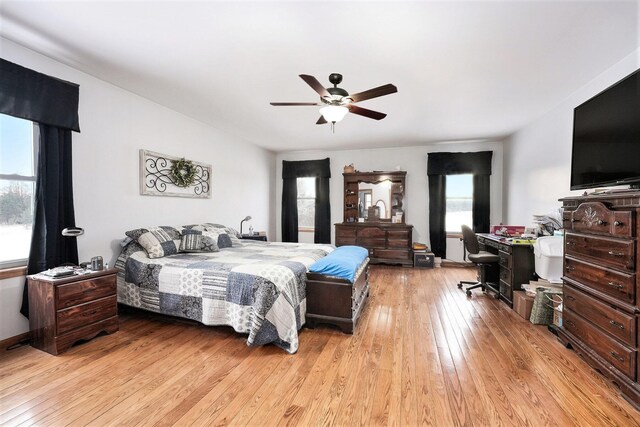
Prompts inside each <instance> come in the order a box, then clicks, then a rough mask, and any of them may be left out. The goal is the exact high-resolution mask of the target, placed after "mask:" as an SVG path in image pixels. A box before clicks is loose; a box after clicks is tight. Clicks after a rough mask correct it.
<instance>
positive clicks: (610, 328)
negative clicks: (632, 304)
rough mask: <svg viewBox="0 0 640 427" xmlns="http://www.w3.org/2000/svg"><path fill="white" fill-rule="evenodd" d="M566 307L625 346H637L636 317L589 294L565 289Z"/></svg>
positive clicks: (566, 287)
mask: <svg viewBox="0 0 640 427" xmlns="http://www.w3.org/2000/svg"><path fill="white" fill-rule="evenodd" d="M564 307H565V308H568V309H569V310H572V311H574V312H575V313H577V314H579V315H580V316H582V317H584V318H585V319H587V320H589V321H590V322H592V323H593V324H594V325H596V326H598V327H599V328H600V329H603V330H605V331H606V332H608V333H609V334H611V335H613V336H614V337H616V338H618V339H619V340H620V341H622V342H624V343H625V344H627V345H629V346H631V347H635V346H636V317H635V316H632V315H629V314H626V313H623V312H621V311H618V310H616V309H614V308H613V307H611V306H610V305H608V304H605V303H603V302H601V301H599V300H597V299H595V298H593V297H590V296H588V295H587V294H585V293H583V292H581V291H579V290H577V289H574V288H572V287H571V286H569V285H565V287H564Z"/></svg>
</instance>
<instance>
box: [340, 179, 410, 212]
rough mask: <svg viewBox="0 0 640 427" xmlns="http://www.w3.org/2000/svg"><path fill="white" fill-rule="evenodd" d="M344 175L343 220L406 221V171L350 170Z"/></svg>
mask: <svg viewBox="0 0 640 427" xmlns="http://www.w3.org/2000/svg"><path fill="white" fill-rule="evenodd" d="M343 176H344V191H345V193H344V222H346V223H351V222H399V223H404V222H405V221H406V219H405V215H406V213H405V212H404V207H403V202H404V190H405V176H406V172H404V171H394V172H353V173H345V174H343Z"/></svg>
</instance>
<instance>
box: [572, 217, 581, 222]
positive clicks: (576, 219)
mask: <svg viewBox="0 0 640 427" xmlns="http://www.w3.org/2000/svg"><path fill="white" fill-rule="evenodd" d="M571 222H580V219H579V218H571Z"/></svg>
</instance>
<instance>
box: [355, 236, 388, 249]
mask: <svg viewBox="0 0 640 427" xmlns="http://www.w3.org/2000/svg"><path fill="white" fill-rule="evenodd" d="M386 243H387V242H386V240H385V239H376V238H363V237H358V238H357V239H356V245H358V246H363V247H365V248H380V249H384V248H385V247H386Z"/></svg>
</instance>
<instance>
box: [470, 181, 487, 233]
mask: <svg viewBox="0 0 640 427" xmlns="http://www.w3.org/2000/svg"><path fill="white" fill-rule="evenodd" d="M490 181H491V176H490V175H474V176H473V208H472V210H473V231H475V232H476V233H488V232H489V227H490V222H491V219H490V213H491V194H490V191H489V190H490Z"/></svg>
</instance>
